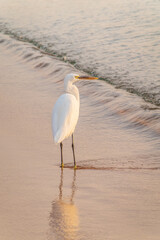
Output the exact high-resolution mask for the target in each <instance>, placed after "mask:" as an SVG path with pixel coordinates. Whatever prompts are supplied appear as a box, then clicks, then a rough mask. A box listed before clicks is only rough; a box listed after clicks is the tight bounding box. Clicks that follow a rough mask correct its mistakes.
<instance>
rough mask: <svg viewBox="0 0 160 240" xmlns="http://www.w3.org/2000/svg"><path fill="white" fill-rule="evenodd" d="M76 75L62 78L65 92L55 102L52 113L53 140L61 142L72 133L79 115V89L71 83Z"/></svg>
mask: <svg viewBox="0 0 160 240" xmlns="http://www.w3.org/2000/svg"><path fill="white" fill-rule="evenodd" d="M76 77H77V79H78V77H79V76H78V75H76V74H69V75H67V76H66V77H65V79H64V86H65V92H66V93H65V94H63V95H61V96H60V97H59V98H58V100H57V101H56V103H55V106H54V108H53V114H52V129H53V136H54V141H55V142H56V143H60V142H62V141H63V140H64V139H65V138H67V137H69V136H71V135H72V133H73V132H74V129H75V127H76V124H77V121H78V117H79V91H78V88H77V87H76V86H74V85H73V83H74V82H76V81H77V79H76Z"/></svg>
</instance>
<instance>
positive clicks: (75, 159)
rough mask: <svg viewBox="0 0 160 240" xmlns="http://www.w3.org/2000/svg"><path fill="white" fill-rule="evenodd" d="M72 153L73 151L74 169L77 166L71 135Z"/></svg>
mask: <svg viewBox="0 0 160 240" xmlns="http://www.w3.org/2000/svg"><path fill="white" fill-rule="evenodd" d="M72 151H73V160H74V168H77V166H76V158H75V152H74V140H73V134H72Z"/></svg>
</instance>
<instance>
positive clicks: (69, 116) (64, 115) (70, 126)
mask: <svg viewBox="0 0 160 240" xmlns="http://www.w3.org/2000/svg"><path fill="white" fill-rule="evenodd" d="M86 79H87V80H94V79H97V78H95V77H88V76H79V75H78V74H73V73H71V74H68V75H67V76H66V77H65V78H64V90H65V93H64V94H62V95H61V96H60V97H59V98H58V100H57V101H56V103H55V105H54V108H53V113H52V130H53V137H54V141H55V143H60V149H61V167H62V168H63V167H64V164H63V144H62V141H63V140H64V139H65V138H68V137H69V136H71V135H72V151H73V160H74V168H76V159H75V151H74V140H73V132H74V130H75V127H76V124H77V121H78V118H79V107H80V99H79V91H78V88H77V87H76V86H75V85H73V84H74V83H75V82H77V81H78V80H86Z"/></svg>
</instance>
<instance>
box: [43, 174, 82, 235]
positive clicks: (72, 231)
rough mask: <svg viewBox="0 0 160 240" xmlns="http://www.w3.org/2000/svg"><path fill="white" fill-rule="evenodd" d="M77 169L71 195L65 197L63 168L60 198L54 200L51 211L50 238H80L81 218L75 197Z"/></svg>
mask: <svg viewBox="0 0 160 240" xmlns="http://www.w3.org/2000/svg"><path fill="white" fill-rule="evenodd" d="M75 182H76V171H74V176H73V181H72V186H71V196H70V198H64V197H63V169H61V179H60V185H59V199H58V200H57V201H53V203H52V210H51V213H50V221H49V225H50V231H49V237H48V239H49V240H52V239H56V240H72V239H73V240H78V239H79V237H78V229H79V219H78V210H77V207H76V206H75V205H74V202H73V199H74V195H75V191H76V184H75Z"/></svg>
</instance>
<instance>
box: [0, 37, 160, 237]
mask: <svg viewBox="0 0 160 240" xmlns="http://www.w3.org/2000/svg"><path fill="white" fill-rule="evenodd" d="M0 62H1V64H0V65H1V68H2V70H3V71H1V76H0V89H1V90H0V91H1V96H0V98H1V101H0V109H1V114H0V125H1V138H0V144H1V152H0V159H1V160H0V162H1V168H0V184H1V186H0V195H1V198H0V206H1V208H0V214H1V218H0V238H2V239H5V240H10V239H16V240H20V239H24V240H29V239H34V240H41V239H48V240H52V239H54V240H56V239H57V240H72V239H74V240H75V239H77V240H85V239H92V240H94V239H95V240H96V239H102V240H103V239H104V240H105V239H109V240H135V239H136V240H141V239H147V240H159V236H160V229H159V225H160V191H159V184H160V177H159V172H160V157H159V156H160V121H159V120H160V109H159V108H158V107H155V105H152V104H149V103H146V102H145V101H143V100H142V99H141V98H140V97H137V96H135V95H132V94H130V93H127V92H126V91H124V90H120V89H115V88H114V87H113V86H111V85H110V84H108V83H106V82H103V81H100V80H97V81H94V82H88V81H85V82H83V81H82V82H79V83H78V84H77V86H78V87H79V90H80V96H81V108H80V119H79V122H78V125H77V128H76V131H75V144H76V145H75V146H76V157H77V165H78V169H77V170H76V171H74V170H73V169H72V168H71V167H72V166H73V160H72V152H71V140H70V139H68V140H66V141H64V162H65V168H64V170H63V172H62V171H61V169H60V168H59V163H60V154H59V146H57V145H55V144H53V139H52V132H51V112H52V107H53V104H54V103H55V101H56V99H57V97H58V96H59V95H60V94H61V93H62V92H63V78H64V76H65V75H66V74H67V73H70V72H77V71H78V70H77V69H75V68H74V67H73V65H70V64H68V63H65V62H63V61H59V60H58V59H57V58H55V57H53V56H50V55H47V54H46V53H44V52H42V51H40V50H39V49H38V48H36V47H34V46H33V45H32V44H30V43H24V42H23V41H17V40H15V39H13V38H11V37H9V36H6V35H4V34H0ZM80 73H81V72H80Z"/></svg>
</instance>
